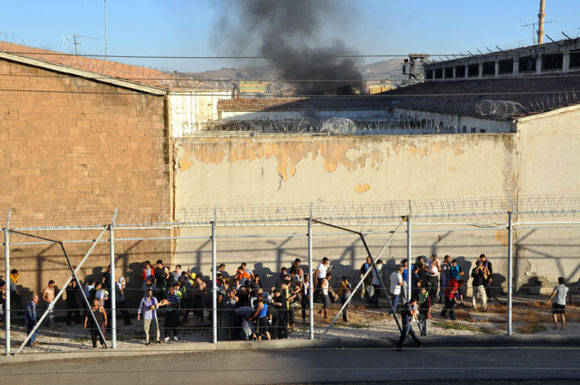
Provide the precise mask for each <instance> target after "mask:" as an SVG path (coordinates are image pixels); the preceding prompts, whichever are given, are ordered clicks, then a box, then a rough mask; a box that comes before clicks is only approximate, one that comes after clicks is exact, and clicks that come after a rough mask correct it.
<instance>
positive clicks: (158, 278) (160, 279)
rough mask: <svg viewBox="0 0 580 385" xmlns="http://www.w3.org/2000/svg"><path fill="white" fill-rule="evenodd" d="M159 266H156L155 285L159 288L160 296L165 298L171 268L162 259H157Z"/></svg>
mask: <svg viewBox="0 0 580 385" xmlns="http://www.w3.org/2000/svg"><path fill="white" fill-rule="evenodd" d="M156 264H157V266H156V267H155V286H156V287H157V290H159V296H160V298H161V299H163V298H165V295H166V294H167V284H168V283H169V275H170V274H169V269H168V268H167V267H165V266H163V261H162V260H161V259H159V260H157V262H156Z"/></svg>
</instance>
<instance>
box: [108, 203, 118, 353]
mask: <svg viewBox="0 0 580 385" xmlns="http://www.w3.org/2000/svg"><path fill="white" fill-rule="evenodd" d="M116 220H117V208H116V207H115V213H114V214H113V221H112V222H111V224H110V225H109V238H110V239H109V241H110V242H109V245H110V248H109V253H110V264H111V292H110V294H109V296H110V298H111V347H112V348H113V349H116V348H117V298H116V296H117V290H116V288H117V287H116V286H117V284H116V281H115V279H116V277H115V222H116Z"/></svg>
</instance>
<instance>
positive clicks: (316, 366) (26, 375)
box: [0, 347, 580, 385]
mask: <svg viewBox="0 0 580 385" xmlns="http://www.w3.org/2000/svg"><path fill="white" fill-rule="evenodd" d="M579 353H580V348H574V347H526V348H513V347H511V348H423V349H415V348H409V349H406V350H404V351H402V352H398V351H396V350H393V349H384V348H371V349H365V348H349V349H307V350H279V351H247V352H246V351H221V352H199V353H190V352H179V351H177V352H175V354H163V355H159V356H140V357H139V356H137V357H127V358H115V359H110V358H105V357H103V358H102V359H90V360H88V359H79V360H74V361H64V362H63V361H52V362H34V363H30V364H14V365H3V366H2V367H1V369H0V383H3V384H43V385H44V384H99V385H102V384H124V385H129V384H171V383H175V384H190V383H191V384H193V383H195V384H213V383H220V384H274V383H324V382H332V383H361V382H365V383H372V382H380V383H399V384H414V383H417V384H419V383H421V384H425V383H441V384H443V383H453V384H455V385H459V384H470V385H474V384H488V383H510V384H512V383H520V384H541V383H557V384H573V383H578V380H580V358H579Z"/></svg>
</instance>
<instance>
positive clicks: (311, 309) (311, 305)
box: [308, 204, 314, 340]
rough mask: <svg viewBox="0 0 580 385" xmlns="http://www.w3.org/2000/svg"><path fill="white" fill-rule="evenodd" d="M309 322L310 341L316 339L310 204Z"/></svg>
mask: <svg viewBox="0 0 580 385" xmlns="http://www.w3.org/2000/svg"><path fill="white" fill-rule="evenodd" d="M308 266H309V267H310V274H308V286H309V289H308V308H309V311H308V322H309V324H310V339H311V340H313V339H314V277H313V274H314V268H313V266H312V204H310V217H308Z"/></svg>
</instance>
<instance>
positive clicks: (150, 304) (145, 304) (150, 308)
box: [137, 289, 161, 345]
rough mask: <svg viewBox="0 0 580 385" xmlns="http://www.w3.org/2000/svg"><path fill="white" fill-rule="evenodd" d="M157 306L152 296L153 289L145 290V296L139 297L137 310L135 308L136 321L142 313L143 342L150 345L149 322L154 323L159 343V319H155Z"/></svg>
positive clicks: (155, 299) (157, 303)
mask: <svg viewBox="0 0 580 385" xmlns="http://www.w3.org/2000/svg"><path fill="white" fill-rule="evenodd" d="M158 307H159V302H158V301H157V298H155V297H153V290H151V289H149V290H147V293H146V294H145V297H143V299H141V303H140V304H139V310H137V321H140V320H141V313H143V328H144V329H145V344H146V345H150V344H151V342H150V341H149V329H150V328H151V323H155V329H156V331H157V343H158V344H160V343H161V333H160V332H159V321H158V320H157V308H158Z"/></svg>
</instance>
